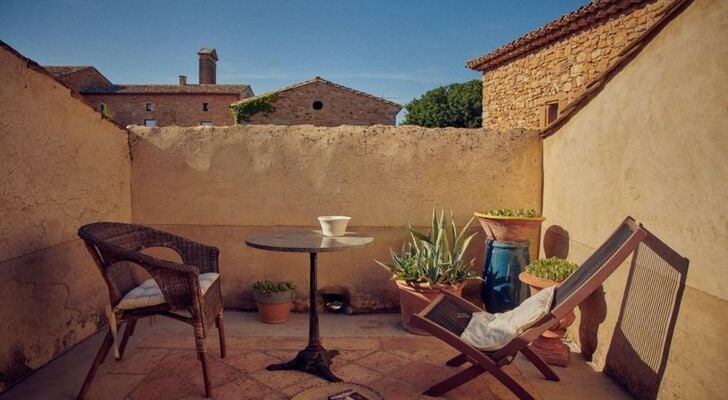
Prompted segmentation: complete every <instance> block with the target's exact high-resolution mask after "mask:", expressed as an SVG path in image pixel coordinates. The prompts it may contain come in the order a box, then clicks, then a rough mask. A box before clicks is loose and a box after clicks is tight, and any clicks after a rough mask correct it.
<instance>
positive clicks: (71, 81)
mask: <svg viewBox="0 0 728 400" xmlns="http://www.w3.org/2000/svg"><path fill="white" fill-rule="evenodd" d="M197 54H198V55H199V84H198V85H194V84H188V83H187V77H186V76H180V77H179V84H177V85H174V84H162V85H159V84H149V85H146V84H134V85H126V84H124V85H115V84H113V83H111V81H109V80H108V79H107V78H106V77H104V76H103V75H102V74H101V73H100V72H99V71H97V70H96V68H94V67H92V66H45V69H46V70H48V72H50V73H51V74H52V75H53V76H54V77H55V78H56V79H58V80H59V81H61V82H62V83H63V84H65V85H66V86H68V87H69V88H71V89H72V90H74V91H76V92H78V93H80V94H81V95H83V97H84V98H85V99H86V100H87V101H88V102H89V103H91V104H93V105H94V106H95V107H96V108H97V110H98V111H100V112H102V113H104V114H106V115H107V116H110V117H111V118H112V119H114V120H115V121H116V122H118V123H119V124H121V125H124V126H127V125H146V126H169V125H177V126H198V125H232V124H233V117H232V115H231V113H230V108H229V106H230V103H232V102H235V101H238V100H240V99H244V98H247V97H251V96H253V90H252V89H251V88H250V86H249V85H244V84H240V85H219V84H217V77H216V75H217V71H216V63H217V60H218V58H217V52H216V51H215V49H209V48H204V49H201V50H200V51H199V52H198V53H197Z"/></svg>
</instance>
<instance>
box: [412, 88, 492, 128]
mask: <svg viewBox="0 0 728 400" xmlns="http://www.w3.org/2000/svg"><path fill="white" fill-rule="evenodd" d="M405 109H406V110H407V115H406V116H405V118H404V121H403V122H402V123H403V124H405V125H419V126H424V127H428V128H444V127H455V128H480V127H481V126H482V122H483V116H482V115H483V86H482V83H481V82H480V81H479V80H477V79H473V80H472V81H469V82H465V83H453V84H450V85H447V86H440V87H438V88H435V89H432V90H430V91H428V92H427V93H425V94H424V95H422V97H420V98H419V99H413V100H412V101H410V102H409V103H408V104H407V105H406V106H405Z"/></svg>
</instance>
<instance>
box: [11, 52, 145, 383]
mask: <svg viewBox="0 0 728 400" xmlns="http://www.w3.org/2000/svg"><path fill="white" fill-rule="evenodd" d="M0 153H1V154H2V156H0V171H1V173H2V179H0V187H1V188H2V189H1V192H2V195H1V197H0V220H1V221H2V224H1V225H0V274H1V275H2V279H0V304H2V306H1V307H0V321H2V323H0V392H2V391H3V390H4V389H5V388H7V387H8V385H10V384H12V383H13V382H15V381H17V380H18V379H20V378H21V377H22V376H24V375H25V374H27V373H28V372H30V371H31V370H33V369H36V368H39V367H41V366H42V365H44V364H45V363H47V362H48V361H49V360H51V359H53V358H54V357H55V356H57V355H58V354H60V353H62V352H63V351H65V350H66V349H68V348H70V347H71V346H73V345H74V344H76V343H78V342H79V341H81V340H83V339H85V338H86V337H88V336H89V335H91V334H93V333H95V332H96V331H97V329H98V326H97V325H98V324H99V323H100V322H101V317H100V315H102V309H103V305H104V304H106V303H107V302H108V296H107V295H106V294H105V293H106V289H105V285H104V284H103V281H102V279H101V276H100V274H99V273H98V271H97V269H96V267H95V265H94V264H93V261H92V260H91V258H90V257H89V256H88V254H86V250H85V248H84V246H83V243H82V242H81V241H80V240H78V239H77V236H76V230H77V229H78V227H79V226H80V225H82V224H84V223H89V222H92V221H97V220H117V221H129V220H130V218H131V192H130V175H131V169H130V168H131V165H130V162H129V153H128V148H127V135H126V131H125V130H123V129H121V128H119V127H118V126H116V125H114V124H112V123H110V122H109V121H106V120H102V119H101V115H100V114H98V113H96V112H94V111H93V110H92V109H91V108H90V107H89V106H87V105H86V104H84V103H83V102H82V101H80V100H78V99H75V98H73V97H71V93H70V91H69V89H67V88H66V87H64V86H62V85H61V84H59V83H58V82H56V81H55V80H53V79H52V78H51V77H49V76H47V75H45V74H44V73H41V72H38V71H37V70H35V69H33V68H29V67H28V61H27V60H26V59H24V58H22V56H19V55H17V54H15V53H13V52H12V51H11V50H10V49H9V48H7V47H5V46H4V44H3V46H0Z"/></svg>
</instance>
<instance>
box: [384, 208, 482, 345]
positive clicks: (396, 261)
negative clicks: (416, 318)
mask: <svg viewBox="0 0 728 400" xmlns="http://www.w3.org/2000/svg"><path fill="white" fill-rule="evenodd" d="M472 222H473V218H472V217H471V218H470V220H469V221H468V223H467V224H465V226H464V227H463V228H462V229H461V230H460V231H458V229H457V227H456V225H455V218H454V217H453V216H452V213H451V215H450V221H449V224H448V223H446V222H445V212H444V211H442V212H441V213H440V217H439V218H438V217H437V215H436V214H435V211H434V210H433V212H432V226H431V229H430V231H429V232H428V233H422V232H418V231H416V230H414V229H413V228H412V226H411V225H410V226H409V233H410V236H411V241H410V242H409V243H406V244H404V245H403V246H402V250H401V251H400V253H397V252H395V251H394V250H391V249H390V253H391V256H392V261H391V262H390V263H383V262H380V261H376V262H377V264H379V265H380V266H382V267H384V268H385V269H387V270H388V271H389V272H391V273H392V279H393V280H394V281H395V283H396V284H397V288H398V289H399V301H400V311H401V314H400V316H401V321H402V326H403V327H404V328H405V329H406V330H408V331H410V332H412V333H415V334H419V335H427V333H426V332H424V331H422V330H419V329H417V328H414V327H413V326H411V324H410V320H411V319H412V315H414V314H416V313H418V312H420V311H422V309H423V308H425V307H426V306H427V304H429V301H431V300H433V299H434V298H435V297H436V296H437V295H438V294H440V291H441V290H448V291H451V292H453V293H455V294H457V295H458V296H459V295H461V293H462V289H463V283H464V282H465V281H466V280H468V279H480V277H478V276H477V275H476V274H475V272H474V271H473V270H472V266H473V263H474V262H475V259H471V260H467V259H466V258H465V253H466V252H467V250H468V247H469V246H470V241H471V240H472V239H473V237H474V236H475V235H476V234H477V232H476V233H472V234H470V235H466V232H467V231H468V228H469V227H470V224H471V223H472ZM448 225H449V226H448Z"/></svg>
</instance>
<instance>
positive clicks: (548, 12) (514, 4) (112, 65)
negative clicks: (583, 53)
mask: <svg viewBox="0 0 728 400" xmlns="http://www.w3.org/2000/svg"><path fill="white" fill-rule="evenodd" d="M586 1H587V0H518V1H508V0H501V1H494V0H479V1H464V0H463V1H458V0H449V1H447V0H442V1H429V0H412V1H403V0H386V1H385V0H382V1H374V0H371V1H363V0H362V1H353V0H338V1H334V0H330V1H318V0H308V1H273V0H270V1H225V0H208V1H182V0H178V1H171V0H169V1H153V0H125V1H111V0H38V1H34V0H0V39H2V40H3V41H5V42H6V43H8V44H9V45H11V46H13V47H14V48H15V49H16V50H18V51H19V52H20V53H22V54H24V55H25V56H27V57H29V58H32V59H33V60H35V61H37V62H38V63H40V64H52V65H93V66H95V67H96V68H97V69H99V70H100V71H101V72H102V73H103V74H104V75H105V76H106V77H107V78H109V79H110V80H111V81H112V82H114V83H176V82H177V76H178V75H187V76H188V81H189V82H190V83H197V54H196V53H197V50H198V49H200V48H202V47H214V48H216V49H217V53H218V56H219V58H220V61H219V62H218V68H217V73H218V83H247V84H250V85H251V86H252V87H253V90H254V91H255V93H256V94H261V93H263V92H266V91H269V90H273V89H276V88H279V87H282V86H286V85H289V84H292V83H295V82H299V81H302V80H307V79H311V78H313V77H314V76H321V77H322V78H324V79H328V80H332V81H334V82H337V83H341V84H343V85H345V86H349V87H352V88H355V89H359V90H363V91H365V92H368V93H371V94H374V95H377V96H381V97H385V98H388V99H390V100H392V101H395V102H398V103H401V104H405V103H407V102H408V101H410V100H412V99H413V98H415V97H419V96H421V95H422V94H423V93H424V92H426V91H427V90H429V89H432V88H435V87H437V86H441V85H445V84H449V83H453V82H464V81H467V80H470V79H479V78H480V74H479V73H477V72H475V71H471V70H469V69H467V68H465V62H466V61H467V60H469V59H471V58H474V57H477V56H480V55H482V54H485V53H487V52H488V51H491V50H493V49H496V48H498V47H500V46H501V45H503V44H505V43H507V42H510V41H512V40H514V39H516V38H518V37H519V36H521V35H522V34H524V33H527V32H529V31H531V30H534V29H536V28H538V27H540V26H541V25H543V24H545V23H548V22H550V21H552V20H554V19H556V18H558V17H560V16H561V15H563V14H566V13H568V12H570V11H573V10H575V9H577V8H578V7H579V6H580V5H583V4H584V3H585V2H586ZM401 114H402V113H400V118H401Z"/></svg>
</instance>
